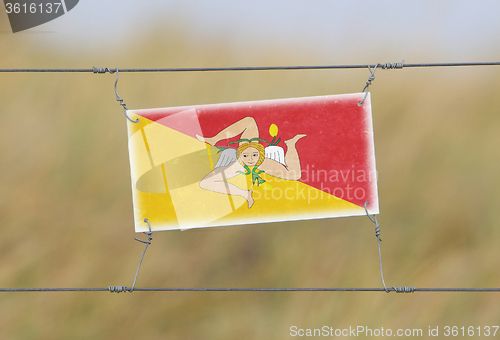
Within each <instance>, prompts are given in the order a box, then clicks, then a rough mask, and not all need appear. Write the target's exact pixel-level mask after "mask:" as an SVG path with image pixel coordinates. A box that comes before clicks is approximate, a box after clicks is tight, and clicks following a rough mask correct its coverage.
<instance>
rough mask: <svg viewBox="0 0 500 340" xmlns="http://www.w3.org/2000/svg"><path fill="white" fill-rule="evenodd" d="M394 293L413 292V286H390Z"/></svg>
mask: <svg viewBox="0 0 500 340" xmlns="http://www.w3.org/2000/svg"><path fill="white" fill-rule="evenodd" d="M392 289H393V290H394V291H395V292H396V293H414V292H415V287H397V288H396V287H392Z"/></svg>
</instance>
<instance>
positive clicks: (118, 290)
mask: <svg viewBox="0 0 500 340" xmlns="http://www.w3.org/2000/svg"><path fill="white" fill-rule="evenodd" d="M387 289H388V291H389V292H391V291H392V292H396V293H416V292H421V293H424V292H497V293H498V292H500V288H416V287H392V288H387ZM133 291H134V292H384V293H386V292H387V291H386V289H385V288H137V287H135V288H134V289H133ZM0 292H11V293H14V292H17V293H19V292H21V293H22V292H112V293H124V292H130V293H131V292H132V291H131V290H130V289H129V288H127V287H125V286H110V287H107V288H0Z"/></svg>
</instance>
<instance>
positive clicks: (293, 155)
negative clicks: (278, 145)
mask: <svg viewBox="0 0 500 340" xmlns="http://www.w3.org/2000/svg"><path fill="white" fill-rule="evenodd" d="M305 136H307V135H305V134H298V135H295V137H293V138H292V139H289V140H286V141H285V144H286V147H287V150H286V154H285V163H286V166H287V168H288V173H289V174H288V178H290V179H294V180H298V179H300V178H301V177H302V168H301V166H300V158H299V154H298V152H297V149H296V148H295V144H296V143H297V141H298V140H299V139H301V138H303V137H305Z"/></svg>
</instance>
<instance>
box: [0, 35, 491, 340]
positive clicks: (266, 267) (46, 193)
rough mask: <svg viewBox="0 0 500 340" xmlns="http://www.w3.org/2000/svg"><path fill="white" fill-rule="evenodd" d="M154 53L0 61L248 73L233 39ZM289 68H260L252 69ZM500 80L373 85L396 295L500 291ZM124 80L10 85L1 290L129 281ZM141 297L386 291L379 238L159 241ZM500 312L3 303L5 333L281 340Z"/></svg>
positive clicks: (136, 78)
mask: <svg viewBox="0 0 500 340" xmlns="http://www.w3.org/2000/svg"><path fill="white" fill-rule="evenodd" d="M152 41H155V40H154V37H151V39H150V40H147V41H142V42H130V45H128V46H123V47H121V48H120V49H119V50H117V52H116V54H114V55H110V56H107V57H102V56H101V57H100V58H92V56H91V55H89V54H86V53H81V54H80V55H71V56H70V57H69V58H68V55H65V54H57V53H55V52H54V51H51V50H50V49H44V48H42V47H34V46H36V45H34V44H30V45H29V46H28V45H23V44H22V43H19V44H10V45H9V46H11V47H12V48H10V49H9V50H8V51H6V50H5V49H3V50H0V65H2V66H4V67H38V66H41V67H61V66H67V67H75V66H76V67H91V66H93V65H95V66H114V65H117V66H120V67H154V66H167V65H168V66H186V65H191V66H220V65H242V63H241V62H240V61H241V60H243V59H242V58H240V56H239V55H238V52H237V51H233V50H231V49H230V48H229V46H227V45H225V44H224V43H223V42H220V43H217V42H210V43H208V42H207V43H206V44H205V45H201V46H198V47H194V46H191V45H189V42H186V41H184V39H182V35H178V36H176V35H173V34H171V35H170V36H169V35H162V43H161V44H157V45H156V46H155V49H154V51H155V53H154V54H153V53H145V52H143V51H148V52H149V51H151V50H152V49H151V47H150V46H151V42H152ZM132 46H133V48H132ZM123 51H127V53H122V52H123ZM27 52H28V53H27ZM280 58H281V59H280ZM283 58H285V57H284V56H275V57H269V56H268V57H258V56H255V59H253V60H254V62H253V64H258V63H260V64H261V65H273V64H280V63H281V60H283ZM285 60H287V61H288V62H289V63H290V64H295V63H298V64H301V63H304V60H307V59H306V58H305V57H304V56H295V57H292V56H287V57H286V58H285ZM306 63H308V62H307V61H306ZM367 76H368V71H365V70H361V71H297V72H295V71H294V72H240V73H238V72H234V73H203V74H202V73H189V74H187V73H184V74H123V75H122V76H121V81H120V83H119V92H120V95H121V96H122V98H124V99H125V102H126V103H127V104H128V105H129V107H130V108H150V107H166V106H178V105H191V104H208V103H217V102H234V101H242V100H259V99H271V98H282V97H296V96H311V95H325V94H336V93H351V92H358V91H359V90H361V88H362V86H363V84H364V81H365V80H366V78H367ZM498 78H499V72H498V70H497V69H495V68H484V69H480V68H454V69H432V70H430V69H425V70H424V69H420V70H414V69H406V70H402V71H379V72H377V79H376V80H375V82H374V85H373V87H372V104H373V114H374V122H375V144H376V155H377V168H378V171H379V195H380V206H381V215H380V217H379V221H380V222H381V225H382V238H383V240H384V241H383V243H382V246H383V248H382V249H383V255H384V265H385V276H386V281H387V283H388V285H390V286H392V285H394V286H405V285H408V286H413V285H414V286H417V287H498V286H499V285H500V272H499V271H498V267H499V264H500V260H499V259H500V256H499V255H500V251H499V247H498V243H499V241H500V229H499V228H498V227H497V221H498V220H499V219H500V216H499V214H500V211H499V209H498V208H497V207H498V206H499V204H500V190H499V189H500V177H499V176H498V173H499V170H500V169H499V168H500V165H499V164H500V162H499V160H500V149H499V148H498V145H499V144H500V133H498V132H499V130H500V115H499V114H498V113H499V112H498V111H499V107H500V98H499V97H498V95H496V93H497V92H498V90H499V85H498ZM113 82H114V76H110V75H109V74H108V75H93V74H1V82H0V103H1V109H0V110H1V121H2V123H1V127H0V129H1V130H0V148H1V151H0V157H1V158H0V159H1V162H0V174H1V176H0V188H1V192H2V195H1V197H0V222H1V223H0V224H1V225H2V232H1V238H0V255H1V262H0V263H1V267H0V268H1V269H0V282H1V286H2V287H103V286H108V285H130V284H131V283H132V282H131V281H132V279H133V274H134V273H135V268H136V265H137V262H138V260H139V256H140V253H141V251H142V245H141V244H139V243H137V242H135V241H133V237H134V236H136V235H135V234H134V232H133V225H132V203H131V191H130V179H129V164H128V154H127V140H126V125H125V118H124V117H123V115H122V113H121V110H120V108H119V106H118V104H117V103H116V102H115V100H114V93H113ZM138 286H143V287H144V286H149V287H155V286H159V287H168V286H170V287H184V286H187V287H229V286H234V287H378V286H380V277H379V274H378V258H377V249H376V240H375V237H374V232H373V225H372V224H371V223H370V222H369V221H368V219H367V218H363V217H360V218H350V219H335V220H321V221H307V222H294V223H279V224H268V225H257V226H247V227H240V226H238V227H231V228H214V229H210V230H191V231H184V232H162V233H157V234H155V235H154V241H153V245H152V246H151V247H150V248H149V250H148V253H147V254H146V258H145V262H144V264H143V266H142V269H141V274H140V276H139V280H138ZM498 305H499V297H498V294H459V293H454V294H453V293H443V294H438V293H430V294H424V293H420V294H413V295H399V294H398V295H396V294H381V293H139V292H137V293H133V294H120V295H115V294H109V293H16V294H14V293H12V294H11V293H2V294H1V295H0V337H1V338H2V339H51V340H52V339H138V338H141V339H200V338H203V339H235V338H237V339H281V338H288V337H289V331H288V329H289V327H290V326H292V325H296V326H298V327H302V328H314V327H316V328H319V327H321V326H323V325H330V326H333V327H338V328H343V327H349V326H357V325H365V326H369V327H373V328H375V327H378V328H380V327H384V328H394V329H396V328H407V327H408V328H423V329H424V331H425V330H427V327H428V326H433V327H434V326H444V325H458V326H462V325H465V326H468V325H474V326H476V327H477V326H484V325H490V324H494V323H498V320H500V310H499V308H498Z"/></svg>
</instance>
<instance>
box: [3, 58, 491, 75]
mask: <svg viewBox="0 0 500 340" xmlns="http://www.w3.org/2000/svg"><path fill="white" fill-rule="evenodd" d="M499 65H500V61H496V62H462V63H418V64H406V63H404V62H403V63H399V62H398V63H376V64H361V65H360V64H358V65H309V66H244V67H178V68H108V67H93V68H77V69H69V68H67V69H51V68H38V69H28V68H24V69H21V68H20V69H16V68H12V69H0V72H35V73H36V72H47V73H50V72H59V73H66V72H68V73H70V72H73V73H89V72H91V73H107V72H109V73H114V71H115V70H118V71H119V72H214V71H279V70H328V69H366V68H368V67H370V68H374V67H380V68H382V69H402V68H408V67H457V66H499ZM111 71H113V72H111Z"/></svg>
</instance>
